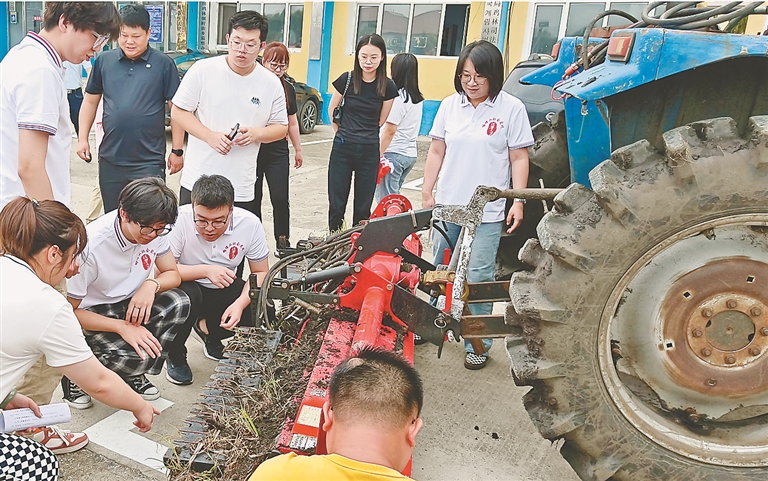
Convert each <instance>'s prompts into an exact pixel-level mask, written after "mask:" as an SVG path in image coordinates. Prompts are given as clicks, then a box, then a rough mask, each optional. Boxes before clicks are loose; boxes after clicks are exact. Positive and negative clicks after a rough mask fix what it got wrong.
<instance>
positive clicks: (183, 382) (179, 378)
mask: <svg viewBox="0 0 768 481" xmlns="http://www.w3.org/2000/svg"><path fill="white" fill-rule="evenodd" d="M165 378H166V379H168V380H169V381H170V382H172V383H173V384H178V385H179V386H188V385H190V384H192V380H193V379H192V369H190V368H189V364H187V361H186V360H183V361H182V362H179V363H174V362H171V360H170V359H168V360H166V361H165Z"/></svg>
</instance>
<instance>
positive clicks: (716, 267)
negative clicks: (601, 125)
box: [507, 116, 768, 481]
mask: <svg viewBox="0 0 768 481" xmlns="http://www.w3.org/2000/svg"><path fill="white" fill-rule="evenodd" d="M744 130H746V134H745V136H744V137H742V136H740V135H739V133H738V130H737V126H736V122H735V121H734V120H733V119H730V118H718V119H712V120H707V121H702V122H696V123H693V124H690V125H687V126H684V127H679V128H676V129H674V130H671V131H669V132H667V133H665V134H664V136H663V143H664V152H658V151H656V150H655V149H653V148H652V147H651V146H650V144H649V143H648V142H646V141H640V142H637V143H635V144H632V145H629V146H626V147H623V148H621V149H618V150H617V151H615V152H614V153H613V154H612V156H611V159H610V160H607V161H605V162H603V163H602V164H600V165H598V166H597V167H596V168H595V169H594V170H593V171H592V172H591V173H590V181H591V183H592V186H593V188H594V190H590V189H587V188H586V187H584V186H581V185H578V184H573V185H571V186H570V187H568V188H567V189H566V190H565V191H564V192H562V193H561V194H560V195H559V196H558V197H557V199H556V200H555V209H554V211H553V212H551V213H549V214H547V215H546V216H544V218H543V219H542V221H541V223H540V225H539V226H538V235H539V240H538V241H537V240H530V241H528V243H527V244H526V245H525V246H524V247H523V249H522V250H521V251H520V257H521V259H522V260H523V261H525V262H526V263H528V264H531V265H533V266H534V270H533V271H531V272H518V273H516V274H514V276H513V277H512V283H511V287H510V294H511V298H512V303H511V305H510V307H509V310H508V322H510V323H514V324H518V325H519V326H520V330H519V332H520V334H519V335H518V336H513V337H508V338H507V350H508V352H509V355H510V357H511V359H512V370H513V377H514V379H515V381H516V382H517V383H518V384H521V385H528V386H532V389H531V390H530V391H529V392H528V394H527V395H526V396H525V398H524V402H525V407H526V409H527V410H528V414H529V415H530V418H531V420H532V421H533V423H534V424H535V425H536V427H537V428H538V429H539V431H540V432H541V433H542V435H543V436H544V437H546V438H549V439H553V440H554V439H560V438H562V439H564V440H565V442H564V444H563V447H562V451H561V452H562V454H563V456H564V457H565V458H566V459H567V460H568V461H569V462H570V464H571V465H572V466H573V468H574V470H575V471H576V473H577V474H578V475H579V476H581V478H582V479H585V480H607V479H613V480H632V481H639V480H649V481H650V480H667V481H673V480H680V481H683V480H685V481H689V480H696V481H699V480H711V481H723V480H729V481H734V480H766V479H768V116H762V117H752V118H751V119H750V120H749V125H748V127H747V128H746V129H744Z"/></svg>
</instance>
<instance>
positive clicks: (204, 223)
mask: <svg viewBox="0 0 768 481" xmlns="http://www.w3.org/2000/svg"><path fill="white" fill-rule="evenodd" d="M230 215H232V211H229V213H228V214H227V217H226V218H225V219H224V220H204V219H195V225H196V226H197V227H199V228H201V229H205V228H206V227H208V226H209V225H210V226H211V227H213V228H214V229H221V228H222V227H224V226H225V225H227V223H229V216H230Z"/></svg>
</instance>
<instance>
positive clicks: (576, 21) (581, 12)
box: [565, 3, 605, 37]
mask: <svg viewBox="0 0 768 481" xmlns="http://www.w3.org/2000/svg"><path fill="white" fill-rule="evenodd" d="M604 11H605V4H604V3H572V4H571V8H569V9H568V22H567V23H566V24H565V36H566V37H580V36H582V35H584V30H586V29H587V25H589V22H591V21H592V20H594V18H595V17H597V16H598V15H600V14H601V13H603V12H604ZM597 26H598V27H600V26H602V22H598V24H597Z"/></svg>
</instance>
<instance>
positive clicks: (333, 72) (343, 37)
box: [328, 2, 525, 100]
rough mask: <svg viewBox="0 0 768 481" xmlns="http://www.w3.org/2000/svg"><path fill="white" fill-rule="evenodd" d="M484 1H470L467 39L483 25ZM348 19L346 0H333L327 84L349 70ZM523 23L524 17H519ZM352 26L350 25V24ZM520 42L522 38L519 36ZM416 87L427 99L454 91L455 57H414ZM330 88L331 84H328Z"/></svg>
mask: <svg viewBox="0 0 768 481" xmlns="http://www.w3.org/2000/svg"><path fill="white" fill-rule="evenodd" d="M484 6H485V3H484V2H472V3H471V5H470V9H469V25H468V26H467V43H471V42H474V41H475V40H480V34H481V31H482V26H483V9H484ZM348 22H349V4H347V3H344V2H337V3H336V4H335V5H334V9H333V26H334V32H333V40H332V42H331V65H330V76H329V79H328V84H329V86H330V84H331V83H332V82H333V81H334V80H336V78H337V77H338V76H339V75H341V74H342V73H344V72H347V71H349V70H352V68H353V66H354V59H353V55H354V53H353V54H352V55H347V53H346V49H347V25H348ZM523 23H525V19H523ZM352 28H354V27H352ZM520 44H521V45H522V38H521V39H520ZM418 60H419V87H420V88H421V92H422V93H423V94H424V97H425V98H426V99H427V100H442V99H444V98H445V97H447V96H449V95H451V94H452V93H454V92H455V90H454V88H453V75H454V72H455V71H456V58H455V57H445V58H440V57H422V56H419V57H418ZM329 88H330V89H331V91H332V89H333V87H329Z"/></svg>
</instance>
